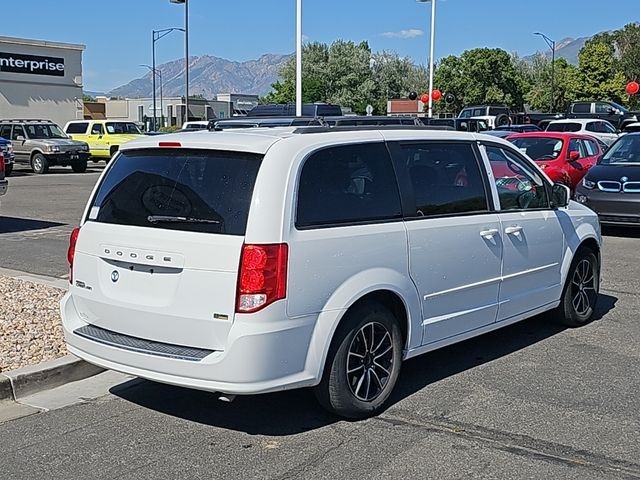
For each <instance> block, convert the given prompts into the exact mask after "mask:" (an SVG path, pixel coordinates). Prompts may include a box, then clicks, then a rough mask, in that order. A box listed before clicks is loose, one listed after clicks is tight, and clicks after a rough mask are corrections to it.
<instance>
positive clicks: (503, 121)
mask: <svg viewBox="0 0 640 480" xmlns="http://www.w3.org/2000/svg"><path fill="white" fill-rule="evenodd" d="M504 125H509V116H508V115H505V114H504V113H501V114H500V115H498V116H497V117H496V126H497V127H502V126H504Z"/></svg>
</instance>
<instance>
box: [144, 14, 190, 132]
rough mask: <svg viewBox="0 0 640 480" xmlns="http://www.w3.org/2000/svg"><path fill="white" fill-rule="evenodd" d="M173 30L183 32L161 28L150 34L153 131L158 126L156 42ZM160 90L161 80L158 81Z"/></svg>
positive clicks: (180, 29)
mask: <svg viewBox="0 0 640 480" xmlns="http://www.w3.org/2000/svg"><path fill="white" fill-rule="evenodd" d="M174 30H178V31H182V32H184V28H173V27H172V28H163V29H162V30H152V32H151V50H152V59H153V61H152V64H153V66H152V67H151V68H152V71H153V72H154V73H153V75H152V76H153V87H152V88H153V130H154V131H155V130H156V128H157V125H158V117H157V114H156V75H155V72H156V71H157V70H156V42H157V41H158V40H160V39H161V38H163V37H166V36H167V35H169V34H170V33H171V32H173V31H174ZM160 82H161V84H160V89H161V90H162V80H161V81H160ZM160 97H161V98H162V94H160ZM160 109H162V100H161V105H160Z"/></svg>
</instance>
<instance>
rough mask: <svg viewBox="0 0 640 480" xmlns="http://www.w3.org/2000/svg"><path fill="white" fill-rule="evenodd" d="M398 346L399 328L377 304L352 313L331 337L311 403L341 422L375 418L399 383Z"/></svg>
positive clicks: (400, 350) (399, 338) (367, 305)
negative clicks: (339, 417)
mask: <svg viewBox="0 0 640 480" xmlns="http://www.w3.org/2000/svg"><path fill="white" fill-rule="evenodd" d="M402 345H403V341H402V333H401V331H400V326H399V325H398V321H397V319H396V318H395V316H394V315H393V314H392V313H391V312H390V311H389V309H387V308H386V307H385V306H384V305H381V304H380V303H377V302H371V303H366V304H362V305H360V306H358V307H356V308H355V309H354V310H352V311H350V312H348V313H347V317H346V318H345V319H344V321H343V323H342V324H341V325H340V326H339V327H338V330H337V331H336V333H335V335H334V338H333V340H332V342H331V347H330V348H329V354H328V356H327V362H326V364H325V369H324V374H323V376H322V380H321V382H320V384H319V385H317V386H316V387H315V389H314V393H315V395H316V398H317V399H318V401H319V402H320V404H321V405H322V406H323V407H324V408H325V409H327V410H328V411H330V412H332V413H335V414H337V415H340V416H342V417H347V418H354V419H355V418H365V417H369V416H372V415H376V414H377V413H379V412H380V411H382V409H383V408H384V404H385V403H386V401H387V400H388V399H389V396H390V395H391V392H392V390H393V387H394V386H395V384H396V381H397V380H398V375H399V374H400V364H401V362H402Z"/></svg>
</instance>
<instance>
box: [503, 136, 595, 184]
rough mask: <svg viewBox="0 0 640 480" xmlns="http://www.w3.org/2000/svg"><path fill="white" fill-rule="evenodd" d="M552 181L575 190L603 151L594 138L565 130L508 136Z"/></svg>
mask: <svg viewBox="0 0 640 480" xmlns="http://www.w3.org/2000/svg"><path fill="white" fill-rule="evenodd" d="M507 140H509V141H510V142H511V143H513V144H514V145H515V146H516V147H517V148H519V149H520V151H521V152H523V153H526V154H527V155H528V156H529V157H530V158H532V159H533V160H535V162H536V163H537V164H538V165H539V166H540V167H541V168H542V169H543V170H544V171H545V173H546V174H547V175H548V176H549V178H550V179H551V180H553V181H554V182H557V183H562V184H563V185H566V186H567V187H569V188H571V190H572V191H573V190H575V188H576V187H577V186H578V184H579V183H580V181H581V180H582V177H584V176H585V175H586V174H587V172H588V171H589V169H590V168H591V167H593V166H594V165H595V164H596V161H597V160H598V158H600V157H601V156H602V154H603V153H604V150H603V149H602V147H601V146H600V143H599V142H598V141H597V140H596V139H595V138H593V137H589V136H587V135H577V134H575V133H565V132H532V133H517V134H514V135H509V136H508V137H507Z"/></svg>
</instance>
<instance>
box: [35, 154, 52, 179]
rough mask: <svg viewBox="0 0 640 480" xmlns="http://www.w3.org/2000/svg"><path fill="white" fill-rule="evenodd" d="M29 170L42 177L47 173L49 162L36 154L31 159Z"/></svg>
mask: <svg viewBox="0 0 640 480" xmlns="http://www.w3.org/2000/svg"><path fill="white" fill-rule="evenodd" d="M31 170H33V173H35V174H37V175H42V174H43V173H47V172H48V171H49V161H48V160H47V159H46V158H45V156H44V155H42V154H41V153H36V154H35V155H34V156H33V157H31Z"/></svg>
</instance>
